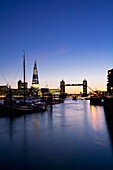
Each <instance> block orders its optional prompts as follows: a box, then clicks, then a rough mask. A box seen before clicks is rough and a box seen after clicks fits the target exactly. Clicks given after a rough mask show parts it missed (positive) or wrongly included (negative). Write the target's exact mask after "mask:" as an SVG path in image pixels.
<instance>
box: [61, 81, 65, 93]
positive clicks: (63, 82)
mask: <svg viewBox="0 0 113 170" xmlns="http://www.w3.org/2000/svg"><path fill="white" fill-rule="evenodd" d="M60 94H61V95H64V94H65V81H64V80H63V79H62V81H60Z"/></svg>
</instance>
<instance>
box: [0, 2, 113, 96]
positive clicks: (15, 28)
mask: <svg viewBox="0 0 113 170" xmlns="http://www.w3.org/2000/svg"><path fill="white" fill-rule="evenodd" d="M112 11H113V2H112V0H108V1H107V0H98V1H97V0H95V1H90V0H86V1H84V0H80V1H78V0H70V1H69V0H65V1H64V0H61V1H60V0H57V1H56V0H54V1H53V0H48V1H45V0H44V1H41V0H39V1H37V0H34V1H32V2H31V1H30V0H28V1H26V0H23V1H22V0H20V1H14V0H11V1H10V0H7V1H5V2H4V1H0V20H1V28H0V37H1V38H0V39H1V42H0V44H1V45H0V51H1V52H0V54H1V57H0V58H1V62H0V84H1V85H2V84H5V80H4V78H3V75H4V76H5V79H6V81H7V82H8V83H9V84H11V83H12V84H11V86H12V87H13V88H17V82H18V80H19V79H21V80H23V78H22V77H23V68H22V66H23V63H22V62H23V59H22V50H25V55H26V81H27V82H28V87H30V86H31V84H32V71H33V65H34V61H35V60H36V61H37V68H38V74H39V82H40V88H41V87H45V86H47V85H48V87H49V88H58V87H60V81H61V80H62V79H63V80H64V81H65V82H66V83H81V82H82V81H83V79H86V80H87V81H88V86H90V87H91V88H92V89H94V90H95V88H97V89H100V90H106V89H107V86H106V84H107V71H108V70H109V69H111V68H112V66H113V64H112V63H113V58H112V56H113V51H112V39H113V36H112V35H113V34H112V33H113V32H112V30H113V23H112ZM2 74H3V75H2ZM66 91H68V92H74V93H75V92H76V93H77V92H80V91H82V87H69V88H68V87H66Z"/></svg>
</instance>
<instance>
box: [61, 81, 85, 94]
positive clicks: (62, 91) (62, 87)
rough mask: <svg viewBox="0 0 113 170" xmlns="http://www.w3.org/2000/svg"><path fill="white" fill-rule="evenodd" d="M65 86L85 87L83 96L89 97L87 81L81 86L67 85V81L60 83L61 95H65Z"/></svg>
mask: <svg viewBox="0 0 113 170" xmlns="http://www.w3.org/2000/svg"><path fill="white" fill-rule="evenodd" d="M65 86H83V96H87V80H85V79H84V80H83V83H81V84H65V81H64V80H62V81H60V93H61V95H65Z"/></svg>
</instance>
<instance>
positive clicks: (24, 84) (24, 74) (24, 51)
mask: <svg viewBox="0 0 113 170" xmlns="http://www.w3.org/2000/svg"><path fill="white" fill-rule="evenodd" d="M23 52H24V54H23V73H24V75H23V76H24V104H25V51H24V50H23Z"/></svg>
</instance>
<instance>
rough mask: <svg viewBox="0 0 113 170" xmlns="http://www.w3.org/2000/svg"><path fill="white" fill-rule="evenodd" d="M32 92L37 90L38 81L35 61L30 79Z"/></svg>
mask: <svg viewBox="0 0 113 170" xmlns="http://www.w3.org/2000/svg"><path fill="white" fill-rule="evenodd" d="M31 87H32V88H33V89H34V90H39V79H38V71H37V64H36V61H35V63H34V69H33V79H32V86H31Z"/></svg>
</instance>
